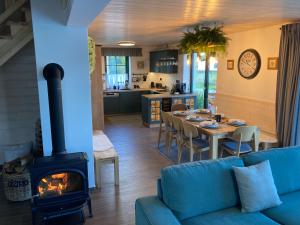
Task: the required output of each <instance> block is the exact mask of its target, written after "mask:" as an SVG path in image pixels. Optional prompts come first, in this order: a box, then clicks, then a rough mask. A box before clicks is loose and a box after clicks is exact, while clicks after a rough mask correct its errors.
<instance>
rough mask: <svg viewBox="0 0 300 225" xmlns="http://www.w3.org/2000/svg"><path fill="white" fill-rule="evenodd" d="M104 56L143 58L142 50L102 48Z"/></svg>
mask: <svg viewBox="0 0 300 225" xmlns="http://www.w3.org/2000/svg"><path fill="white" fill-rule="evenodd" d="M101 52H102V56H143V55H142V49H141V48H102V49H101Z"/></svg>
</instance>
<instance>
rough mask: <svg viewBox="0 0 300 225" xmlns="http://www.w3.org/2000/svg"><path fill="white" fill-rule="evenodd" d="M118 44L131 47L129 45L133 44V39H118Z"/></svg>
mask: <svg viewBox="0 0 300 225" xmlns="http://www.w3.org/2000/svg"><path fill="white" fill-rule="evenodd" d="M118 45H119V46H123V47H131V46H135V42H134V41H119V42H118Z"/></svg>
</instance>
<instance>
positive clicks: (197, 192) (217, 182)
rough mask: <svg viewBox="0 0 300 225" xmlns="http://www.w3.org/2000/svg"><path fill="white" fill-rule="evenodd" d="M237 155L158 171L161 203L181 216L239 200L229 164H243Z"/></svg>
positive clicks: (228, 204)
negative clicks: (159, 172) (161, 196)
mask: <svg viewBox="0 0 300 225" xmlns="http://www.w3.org/2000/svg"><path fill="white" fill-rule="evenodd" d="M243 165H244V164H243V161H242V160H241V159H240V158H238V157H228V158H226V159H219V160H209V161H198V162H192V163H186V164H180V165H175V166H170V167H166V168H164V169H162V171H161V186H162V193H163V201H164V203H165V204H166V205H167V206H168V207H169V208H170V209H172V210H173V212H174V214H175V215H176V216H177V217H178V218H179V219H185V218H188V217H192V216H197V215H200V214H204V213H209V212H213V211H216V210H220V209H224V208H229V207H233V206H235V205H237V204H238V203H239V195H238V190H237V185H236V181H235V177H234V174H233V169H232V166H243Z"/></svg>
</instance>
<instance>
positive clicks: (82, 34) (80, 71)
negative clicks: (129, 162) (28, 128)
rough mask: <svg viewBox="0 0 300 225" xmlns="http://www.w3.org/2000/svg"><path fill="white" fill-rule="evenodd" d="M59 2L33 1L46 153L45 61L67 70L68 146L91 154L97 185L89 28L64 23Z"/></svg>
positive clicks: (48, 138)
mask: <svg viewBox="0 0 300 225" xmlns="http://www.w3.org/2000/svg"><path fill="white" fill-rule="evenodd" d="M60 4H61V1H59V0H53V1H47V4H45V2H44V1H40V0H31V9H32V20H33V30H34V39H35V52H36V67H37V78H38V90H39V101H40V112H41V122H42V130H43V145H44V146H43V147H44V153H45V155H50V154H51V151H52V145H51V132H50V119H49V107H48V94H47V83H46V81H45V79H44V78H43V76H42V70H43V68H44V66H45V65H46V64H48V63H52V62H55V63H58V64H60V65H61V66H62V67H63V68H64V71H65V77H64V79H63V81H62V98H63V100H62V101H63V112H64V126H65V139H66V149H67V151H68V152H86V153H87V154H88V157H89V167H88V168H89V185H90V187H94V186H95V183H94V162H93V149H92V111H91V91H90V76H89V62H88V47H87V43H88V40H87V38H88V33H87V27H68V26H65V25H64V22H65V17H66V15H65V12H64V11H63V9H62V8H61V5H60Z"/></svg>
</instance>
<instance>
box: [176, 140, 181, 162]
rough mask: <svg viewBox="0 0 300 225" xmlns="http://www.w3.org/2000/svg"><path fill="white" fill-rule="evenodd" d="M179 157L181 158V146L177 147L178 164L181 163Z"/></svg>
mask: <svg viewBox="0 0 300 225" xmlns="http://www.w3.org/2000/svg"><path fill="white" fill-rule="evenodd" d="M181 157H182V144H179V145H178V155H177V158H178V164H179V163H180V162H181Z"/></svg>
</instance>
